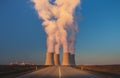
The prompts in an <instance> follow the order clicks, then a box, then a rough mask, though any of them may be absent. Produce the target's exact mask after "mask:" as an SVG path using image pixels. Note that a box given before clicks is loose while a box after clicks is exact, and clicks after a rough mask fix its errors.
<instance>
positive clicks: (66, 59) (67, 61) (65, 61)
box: [62, 53, 70, 65]
mask: <svg viewBox="0 0 120 78" xmlns="http://www.w3.org/2000/svg"><path fill="white" fill-rule="evenodd" d="M62 65H70V53H63V60H62Z"/></svg>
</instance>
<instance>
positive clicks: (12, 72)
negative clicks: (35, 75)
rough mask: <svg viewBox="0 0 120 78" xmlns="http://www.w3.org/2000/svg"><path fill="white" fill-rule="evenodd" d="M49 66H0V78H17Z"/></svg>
mask: <svg viewBox="0 0 120 78" xmlns="http://www.w3.org/2000/svg"><path fill="white" fill-rule="evenodd" d="M45 67H48V66H44V65H24V66H20V65H0V78H15V77H17V76H20V75H23V74H26V73H30V72H33V71H36V70H39V69H42V68H45Z"/></svg>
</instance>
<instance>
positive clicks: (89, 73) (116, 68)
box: [0, 65, 120, 78]
mask: <svg viewBox="0 0 120 78" xmlns="http://www.w3.org/2000/svg"><path fill="white" fill-rule="evenodd" d="M0 78H120V65H100V66H98V65H89V66H87V65H84V66H83V65H79V66H44V65H41V66H40V65H39V66H38V65H31V66H30V65H27V66H18V65H17V66H8V65H0Z"/></svg>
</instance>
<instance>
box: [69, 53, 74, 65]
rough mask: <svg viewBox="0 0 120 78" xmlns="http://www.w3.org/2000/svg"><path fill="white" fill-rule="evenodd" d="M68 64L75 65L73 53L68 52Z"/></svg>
mask: <svg viewBox="0 0 120 78" xmlns="http://www.w3.org/2000/svg"><path fill="white" fill-rule="evenodd" d="M70 64H71V65H75V54H70Z"/></svg>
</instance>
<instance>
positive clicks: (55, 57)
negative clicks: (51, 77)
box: [54, 53, 60, 65]
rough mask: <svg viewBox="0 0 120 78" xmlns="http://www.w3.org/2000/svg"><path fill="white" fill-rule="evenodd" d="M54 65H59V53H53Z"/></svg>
mask: <svg viewBox="0 0 120 78" xmlns="http://www.w3.org/2000/svg"><path fill="white" fill-rule="evenodd" d="M54 65H60V54H56V53H54Z"/></svg>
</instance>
